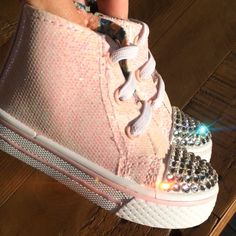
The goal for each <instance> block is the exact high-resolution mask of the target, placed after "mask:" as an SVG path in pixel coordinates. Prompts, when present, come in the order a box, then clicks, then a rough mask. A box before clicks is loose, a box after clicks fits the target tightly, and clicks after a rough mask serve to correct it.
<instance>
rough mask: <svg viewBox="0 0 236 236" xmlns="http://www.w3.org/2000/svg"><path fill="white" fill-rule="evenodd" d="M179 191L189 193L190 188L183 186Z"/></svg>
mask: <svg viewBox="0 0 236 236" xmlns="http://www.w3.org/2000/svg"><path fill="white" fill-rule="evenodd" d="M181 189H182V191H183V192H185V193H188V192H189V191H190V186H189V185H188V184H183V185H182V187H181Z"/></svg>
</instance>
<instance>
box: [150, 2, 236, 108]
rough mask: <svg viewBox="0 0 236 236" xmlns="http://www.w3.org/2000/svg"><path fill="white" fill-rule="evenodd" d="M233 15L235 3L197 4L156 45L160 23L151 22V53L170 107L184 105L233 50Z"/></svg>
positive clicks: (235, 20) (235, 17)
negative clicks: (167, 95) (162, 81)
mask: <svg viewBox="0 0 236 236" xmlns="http://www.w3.org/2000/svg"><path fill="white" fill-rule="evenodd" d="M212 6H214V7H212ZM203 9H204V10H203ZM235 11H236V2H235V1H234V0H228V1H221V0H207V1H196V2H194V3H193V4H192V5H191V6H190V7H189V8H188V10H187V11H185V12H184V14H183V15H182V16H181V17H180V18H179V19H178V20H177V21H176V22H175V24H174V25H172V27H171V28H169V30H168V32H166V33H165V34H164V35H162V37H161V38H160V39H158V40H157V41H155V37H156V34H157V32H158V31H157V30H156V29H158V26H159V25H160V22H158V20H157V21H155V20H154V21H153V22H152V24H151V29H152V34H151V40H150V41H151V42H152V43H151V49H152V52H153V54H154V56H155V58H156V59H157V62H158V70H159V71H160V73H161V74H162V75H163V78H164V80H165V82H166V87H167V92H168V94H169V95H170V99H171V101H172V103H173V104H175V105H178V106H180V107H182V106H183V105H185V104H186V102H187V101H188V100H189V99H190V98H191V96H192V95H193V94H194V93H195V92H196V91H197V90H198V89H199V88H200V86H201V85H202V84H203V83H204V82H205V81H206V80H207V78H208V77H209V76H210V75H211V74H212V73H213V72H214V71H215V69H216V68H217V66H218V65H219V64H220V63H221V62H222V61H223V59H224V58H225V57H226V56H227V55H228V53H229V52H230V51H231V50H232V47H233V44H234V42H235V39H236V32H235V28H236V14H235ZM180 95H181V96H180Z"/></svg>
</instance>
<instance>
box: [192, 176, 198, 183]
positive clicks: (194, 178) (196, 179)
mask: <svg viewBox="0 0 236 236" xmlns="http://www.w3.org/2000/svg"><path fill="white" fill-rule="evenodd" d="M198 180H199V177H198V175H196V174H194V175H193V181H194V182H198Z"/></svg>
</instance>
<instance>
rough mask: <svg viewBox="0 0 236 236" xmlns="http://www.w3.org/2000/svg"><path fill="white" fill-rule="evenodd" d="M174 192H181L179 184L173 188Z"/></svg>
mask: <svg viewBox="0 0 236 236" xmlns="http://www.w3.org/2000/svg"><path fill="white" fill-rule="evenodd" d="M172 190H173V191H175V192H179V190H180V186H179V184H178V183H176V184H174V185H173V187H172Z"/></svg>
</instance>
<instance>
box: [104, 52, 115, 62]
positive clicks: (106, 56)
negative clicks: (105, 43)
mask: <svg viewBox="0 0 236 236" xmlns="http://www.w3.org/2000/svg"><path fill="white" fill-rule="evenodd" d="M103 57H104V58H105V60H106V61H107V63H108V64H109V65H112V64H113V61H112V60H111V53H110V52H109V51H107V52H106V53H104V54H103Z"/></svg>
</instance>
